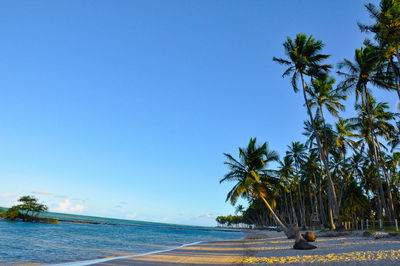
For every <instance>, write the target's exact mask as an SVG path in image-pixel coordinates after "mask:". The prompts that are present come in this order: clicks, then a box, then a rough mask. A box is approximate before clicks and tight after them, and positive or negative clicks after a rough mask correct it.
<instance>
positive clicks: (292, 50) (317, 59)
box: [273, 33, 341, 229]
mask: <svg viewBox="0 0 400 266" xmlns="http://www.w3.org/2000/svg"><path fill="white" fill-rule="evenodd" d="M283 46H284V48H285V53H286V55H287V59H282V58H276V57H274V58H273V60H274V61H276V62H278V63H279V64H282V65H284V66H287V67H288V68H287V69H286V70H285V72H284V73H283V75H282V77H286V76H289V75H291V83H292V86H293V90H294V91H295V92H298V87H297V80H298V79H299V78H300V79H301V83H302V87H303V97H304V102H305V105H306V107H307V112H308V115H309V117H310V122H311V124H312V127H313V130H314V132H316V134H315V138H316V140H317V147H318V150H319V153H320V154H321V158H322V161H323V164H324V168H325V172H326V175H327V179H328V191H329V193H328V195H329V202H330V203H331V206H333V209H334V215H335V217H336V218H337V224H338V225H340V224H341V222H340V219H339V208H338V205H337V199H336V192H335V186H334V184H333V181H332V178H331V175H330V171H329V162H328V160H327V158H326V156H325V154H324V152H323V148H322V142H321V139H320V135H319V134H318V130H317V128H316V126H315V124H314V118H313V114H312V112H311V108H310V104H309V100H308V97H307V93H306V91H307V86H306V81H305V76H309V77H314V78H318V77H320V76H321V75H323V74H325V73H326V72H327V71H328V70H329V69H330V68H331V67H332V66H331V65H328V64H322V61H323V60H325V59H327V58H329V56H330V55H326V54H321V53H320V51H321V50H322V48H323V46H324V45H323V43H322V41H320V40H315V39H314V38H313V37H312V36H311V35H310V36H309V37H307V36H306V35H305V34H301V33H299V34H297V36H296V39H295V40H294V41H293V40H292V39H291V38H290V37H287V40H286V42H285V43H284V44H283ZM332 227H333V229H335V225H333V226H332Z"/></svg>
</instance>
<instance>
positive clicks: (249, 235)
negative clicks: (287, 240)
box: [46, 221, 262, 266]
mask: <svg viewBox="0 0 400 266" xmlns="http://www.w3.org/2000/svg"><path fill="white" fill-rule="evenodd" d="M64 222H69V221H64ZM205 231H214V230H212V229H211V230H205ZM216 231H228V232H241V233H243V234H244V236H243V237H242V238H238V239H231V240H219V241H197V242H193V243H187V244H183V245H181V246H178V247H172V248H168V249H164V250H155V251H150V252H145V253H138V254H131V255H125V256H115V257H114V256H110V257H104V258H98V259H90V260H80V261H70V262H62V263H53V264H46V265H49V266H85V265H119V263H118V262H116V264H114V263H113V262H112V261H118V260H126V259H128V260H131V259H135V258H139V257H145V256H150V255H159V254H162V253H168V252H174V251H176V250H179V249H182V248H186V247H192V246H196V245H199V244H204V245H207V244H212V243H220V242H221V243H224V242H230V241H241V240H245V239H255V238H259V237H260V236H261V235H262V233H254V232H249V231H250V230H234V231H233V230H216ZM257 231H258V230H257Z"/></svg>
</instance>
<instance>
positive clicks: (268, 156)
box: [220, 138, 288, 233]
mask: <svg viewBox="0 0 400 266" xmlns="http://www.w3.org/2000/svg"><path fill="white" fill-rule="evenodd" d="M224 155H225V157H226V159H227V161H226V162H224V164H226V165H228V167H229V172H228V173H227V174H225V176H224V177H223V178H222V179H221V180H220V183H222V182H226V181H234V182H236V184H235V185H234V186H233V188H232V189H231V190H230V191H229V193H228V195H227V197H226V201H228V200H229V201H230V203H231V204H232V205H235V203H236V201H237V199H238V198H239V197H245V198H249V197H252V198H261V199H262V200H263V201H264V203H265V205H266V206H267V209H268V210H269V212H270V213H271V215H272V217H273V219H274V220H275V222H276V223H277V224H278V225H279V226H281V227H282V229H283V230H284V231H285V233H286V232H287V231H288V229H287V227H286V226H285V225H284V224H283V222H282V221H281V220H280V218H279V217H278V215H277V214H276V213H275V211H274V210H273V208H272V207H271V205H270V203H269V202H268V200H267V197H268V195H270V194H272V193H271V191H270V190H271V187H270V186H267V185H266V183H268V181H270V183H272V184H276V183H278V182H279V181H278V180H274V178H273V177H271V175H270V174H271V172H270V171H269V170H267V165H268V163H270V162H274V161H278V154H277V153H276V152H275V151H270V150H269V149H268V145H267V143H266V142H265V143H264V144H262V145H261V146H258V145H257V144H256V138H251V139H250V142H249V144H248V146H247V147H246V148H239V160H236V159H235V158H233V156H232V155H230V154H227V153H224ZM269 200H271V199H269Z"/></svg>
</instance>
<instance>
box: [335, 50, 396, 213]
mask: <svg viewBox="0 0 400 266" xmlns="http://www.w3.org/2000/svg"><path fill="white" fill-rule="evenodd" d="M354 59H355V61H354V62H351V61H350V60H348V59H344V60H343V61H342V62H341V63H339V68H340V69H347V73H345V72H342V71H338V74H339V75H341V76H343V77H344V80H343V81H342V82H341V87H342V88H344V89H346V90H354V91H355V93H356V99H357V100H358V99H359V98H361V102H362V105H359V109H363V110H364V111H365V115H366V121H367V122H368V126H369V130H368V132H366V133H368V134H370V136H369V137H368V138H367V139H370V140H371V141H370V142H368V143H369V145H370V151H371V154H372V156H373V160H374V164H375V169H376V173H375V174H376V176H377V179H378V181H380V180H381V178H380V170H381V167H380V163H379V156H378V150H377V147H376V142H375V138H376V136H375V129H374V124H373V121H372V117H371V111H370V108H371V99H372V98H371V97H370V94H371V92H370V90H369V89H368V87H367V86H368V84H373V85H375V86H376V87H388V86H390V85H388V84H387V79H386V78H385V77H383V76H382V75H381V73H380V72H379V71H377V65H378V63H379V61H378V59H377V57H376V56H375V49H374V48H373V47H371V46H367V47H365V48H364V47H361V48H360V49H356V51H355V56H354ZM378 184H379V191H380V194H381V195H380V197H381V201H382V207H383V208H384V209H385V212H386V214H387V215H388V216H389V218H390V214H391V213H393V210H392V211H391V212H388V210H387V208H385V201H384V195H383V188H382V185H381V184H380V182H379V183H378ZM380 213H381V212H380Z"/></svg>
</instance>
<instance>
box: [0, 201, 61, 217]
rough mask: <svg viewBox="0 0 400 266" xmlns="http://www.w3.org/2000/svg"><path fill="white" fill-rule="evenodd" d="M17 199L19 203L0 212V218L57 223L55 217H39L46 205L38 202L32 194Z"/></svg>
mask: <svg viewBox="0 0 400 266" xmlns="http://www.w3.org/2000/svg"><path fill="white" fill-rule="evenodd" d="M18 201H19V202H21V204H18V205H14V206H12V207H11V208H9V209H8V210H7V211H5V212H3V213H1V214H0V216H1V218H3V219H6V220H9V221H16V220H20V221H23V222H46V223H58V221H57V220H56V219H51V218H42V217H39V216H40V214H41V213H43V212H46V211H47V210H48V207H47V206H46V205H45V204H41V203H39V202H38V199H37V198H35V197H34V196H23V197H21V198H19V200H18Z"/></svg>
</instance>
